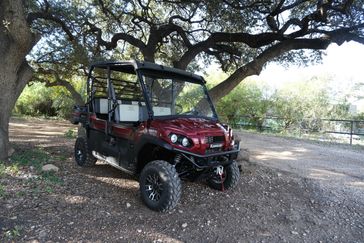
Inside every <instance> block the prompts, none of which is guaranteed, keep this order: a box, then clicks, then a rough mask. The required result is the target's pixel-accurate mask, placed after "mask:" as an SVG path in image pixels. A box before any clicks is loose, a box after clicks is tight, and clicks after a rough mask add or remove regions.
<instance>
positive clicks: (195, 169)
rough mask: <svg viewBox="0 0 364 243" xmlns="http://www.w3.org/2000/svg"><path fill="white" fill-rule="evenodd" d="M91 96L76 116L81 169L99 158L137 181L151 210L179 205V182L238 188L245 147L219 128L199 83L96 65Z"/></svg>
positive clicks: (139, 65)
mask: <svg viewBox="0 0 364 243" xmlns="http://www.w3.org/2000/svg"><path fill="white" fill-rule="evenodd" d="M87 97H88V100H87V103H86V105H85V106H76V107H75V111H74V116H73V123H74V124H78V123H81V124H82V126H81V127H80V129H79V133H78V137H77V140H76V144H75V159H76V162H77V164H78V165H80V166H92V165H94V164H95V162H96V160H97V159H100V160H103V161H105V162H107V163H109V164H110V165H112V166H114V167H116V168H118V169H120V170H122V171H124V172H126V173H130V174H133V175H137V176H138V177H139V182H140V192H141V197H142V200H143V201H144V203H145V204H146V205H147V206H148V207H149V208H151V209H152V210H156V211H167V210H171V209H173V208H174V207H175V206H176V204H177V203H178V201H179V199H180V196H181V179H189V180H205V181H207V183H208V185H209V186H210V187H212V188H214V189H217V190H224V189H230V188H233V187H234V186H235V185H236V184H237V183H238V180H239V177H240V173H239V168H238V166H237V163H236V161H235V159H236V158H237V155H238V152H239V142H236V141H234V137H233V134H232V129H231V128H229V127H228V126H227V125H224V124H221V123H220V122H219V120H218V117H217V114H216V111H215V108H214V106H213V104H212V102H211V99H210V97H209V94H208V92H207V89H206V86H205V81H204V79H203V78H202V77H201V76H198V75H195V74H192V73H189V72H186V71H183V70H179V69H175V68H170V67H165V66H162V65H158V64H155V63H149V62H138V61H125V62H103V63H96V64H93V65H92V66H91V68H90V71H89V75H88V80H87Z"/></svg>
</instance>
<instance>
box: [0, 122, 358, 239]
mask: <svg viewBox="0 0 364 243" xmlns="http://www.w3.org/2000/svg"><path fill="white" fill-rule="evenodd" d="M70 128H72V127H71V126H70V125H69V124H67V123H65V122H59V121H45V120H26V121H23V120H21V121H20V120H13V121H12V124H11V140H12V142H13V144H14V145H15V146H16V147H17V150H18V151H21V150H27V149H31V148H42V149H43V150H44V151H46V152H47V153H48V154H49V155H50V156H49V157H48V159H47V160H48V161H47V162H48V163H52V164H54V165H56V166H58V167H59V168H60V170H59V172H57V174H56V176H57V178H59V179H60V180H61V181H62V182H61V183H53V184H49V183H48V184H47V183H46V182H44V181H39V180H38V181H37V180H32V178H33V177H34V176H36V174H37V172H36V171H35V170H34V168H31V167H29V166H23V167H21V168H20V169H19V171H17V172H16V173H15V172H14V173H6V174H5V175H2V176H0V183H1V184H2V185H3V186H4V193H3V196H0V212H1V214H0V242H4V241H5V242H6V241H16V242H24V241H39V242H46V241H58V242H63V241H71V242H75V241H92V242H126V241H127V242H140V241H143V242H180V241H181V242H320V241H322V242H363V239H364V229H363V227H364V215H363V214H364V203H363V200H362V198H361V197H360V196H362V195H363V190H364V186H363V185H362V184H360V183H363V178H362V177H361V175H362V174H363V173H361V175H360V170H361V171H362V169H363V167H364V165H363V162H362V161H361V160H360V155H362V154H360V153H359V152H355V151H351V150H342V152H341V155H342V158H343V159H342V161H348V162H350V163H346V166H343V167H345V168H346V169H345V170H344V169H343V170H341V167H339V169H338V168H336V167H335V164H334V165H333V166H331V167H330V159H327V158H326V157H327V155H328V154H329V155H331V154H332V153H334V152H337V151H339V150H340V147H337V146H334V147H328V146H324V148H322V156H321V154H320V152H317V153H316V150H317V149H320V148H321V146H320V145H314V144H310V143H304V142H301V141H296V140H286V139H282V138H273V137H267V136H261V135H252V134H246V133H243V134H241V136H242V139H243V143H242V145H243V147H248V148H249V149H250V150H251V151H252V156H251V157H252V163H244V164H243V172H242V175H241V176H242V177H241V181H240V183H239V185H238V186H237V188H235V189H234V190H231V191H226V192H217V191H214V190H212V189H210V188H208V187H207V186H206V185H205V184H204V183H190V182H184V183H183V194H182V198H181V201H180V203H179V205H178V206H177V208H176V209H175V210H174V211H172V212H170V213H156V212H153V211H150V210H149V209H147V208H146V207H145V206H144V205H143V203H142V202H141V199H140V195H139V191H138V188H139V185H138V183H137V181H136V180H135V179H134V178H131V177H130V176H127V175H125V174H123V173H121V172H120V171H118V170H116V169H114V168H112V167H110V166H108V165H105V164H103V163H100V162H98V164H97V165H96V166H95V167H93V168H79V167H77V166H76V165H75V163H74V160H73V158H72V156H73V144H74V139H72V138H67V137H65V136H64V134H65V132H66V131H67V130H68V129H70ZM276 146H277V147H276ZM311 146H314V147H311ZM296 148H304V149H306V150H307V151H303V152H300V151H298V150H296ZM285 151H288V152H290V153H292V154H289V153H285ZM323 151H326V152H325V153H324V152H323ZM274 152H276V153H274ZM277 153H278V154H277ZM279 153H282V154H279ZM346 154H348V156H347V157H346ZM353 154H354V155H357V156H358V160H354V159H355V158H356V156H353V157H352V155H353ZM279 156H286V157H289V158H291V159H289V158H286V159H282V158H281V157H279ZM310 156H312V159H311V160H310V161H318V162H317V164H318V165H322V164H324V166H323V168H325V169H326V170H328V171H331V170H330V168H332V170H333V172H332V173H334V172H335V173H343V174H345V176H348V178H353V179H352V180H353V182H354V179H355V182H357V183H354V184H355V185H354V186H350V185H349V184H347V185H346V184H345V185H343V184H342V183H341V182H342V181H339V180H338V181H337V182H335V181H336V180H335V179H333V178H337V177H338V176H336V175H335V174H330V178H329V179H327V180H325V179H321V178H316V177H315V174H312V173H311V172H310V169H309V168H308V167H313V168H312V169H317V168H316V167H314V166H313V165H314V163H307V160H308V159H307V158H309V157H310ZM315 156H316V157H315ZM337 157H338V155H335V156H333V158H332V160H334V159H335V158H337ZM321 160H322V161H325V162H322V163H321V162H319V161H321ZM340 161H341V160H340ZM352 161H354V162H353V163H351V162H352ZM292 163H293V164H295V165H296V166H294V165H292ZM297 164H300V165H299V166H297ZM302 164H306V165H305V166H304V165H302ZM6 165H8V164H6ZM343 165H344V163H343ZM351 166H354V167H353V168H352V169H348V170H347V168H349V167H351ZM320 168H321V167H320ZM321 169H322V168H321ZM351 170H352V173H351V172H350V173H344V172H349V171H351ZM348 174H349V175H348ZM352 175H353V176H354V177H353V176H352ZM325 176H327V174H324V176H321V177H322V178H325ZM343 178H344V176H342V177H340V180H344V179H343ZM345 178H346V177H345ZM359 182H360V183H359ZM358 194H360V195H359V196H358Z"/></svg>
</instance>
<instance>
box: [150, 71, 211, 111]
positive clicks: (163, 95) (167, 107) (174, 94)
mask: <svg viewBox="0 0 364 243" xmlns="http://www.w3.org/2000/svg"><path fill="white" fill-rule="evenodd" d="M143 81H144V83H145V86H146V88H147V91H148V98H149V102H150V104H151V106H152V109H153V112H154V116H155V117H158V116H194V117H206V118H215V117H216V115H215V113H214V110H213V106H212V103H211V102H210V99H209V98H208V94H207V92H206V90H205V87H204V86H203V85H202V84H199V83H194V82H193V81H190V80H188V79H187V78H183V77H182V78H181V77H175V76H173V75H168V74H166V73H158V74H156V73H155V72H153V73H152V74H148V73H146V72H144V73H143Z"/></svg>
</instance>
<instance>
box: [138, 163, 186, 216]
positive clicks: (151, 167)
mask: <svg viewBox="0 0 364 243" xmlns="http://www.w3.org/2000/svg"><path fill="white" fill-rule="evenodd" d="M139 182H140V193H141V197H142V200H143V202H144V203H145V204H146V205H147V206H148V208H150V209H152V210H154V211H158V212H166V211H169V210H172V209H173V208H174V207H176V205H177V203H178V201H179V199H180V198H181V190H182V185H181V180H180V178H179V176H178V173H177V171H176V169H175V168H174V166H172V165H171V164H169V163H168V162H166V161H163V160H156V161H152V162H150V163H148V164H147V165H146V166H145V167H144V168H143V170H142V172H141V174H140V179H139Z"/></svg>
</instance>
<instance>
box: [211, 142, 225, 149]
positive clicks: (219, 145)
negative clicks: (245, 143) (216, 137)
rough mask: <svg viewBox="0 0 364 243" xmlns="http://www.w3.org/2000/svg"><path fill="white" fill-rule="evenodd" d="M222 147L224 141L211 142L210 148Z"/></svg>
mask: <svg viewBox="0 0 364 243" xmlns="http://www.w3.org/2000/svg"><path fill="white" fill-rule="evenodd" d="M221 147H222V143H215V144H210V148H221Z"/></svg>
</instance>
